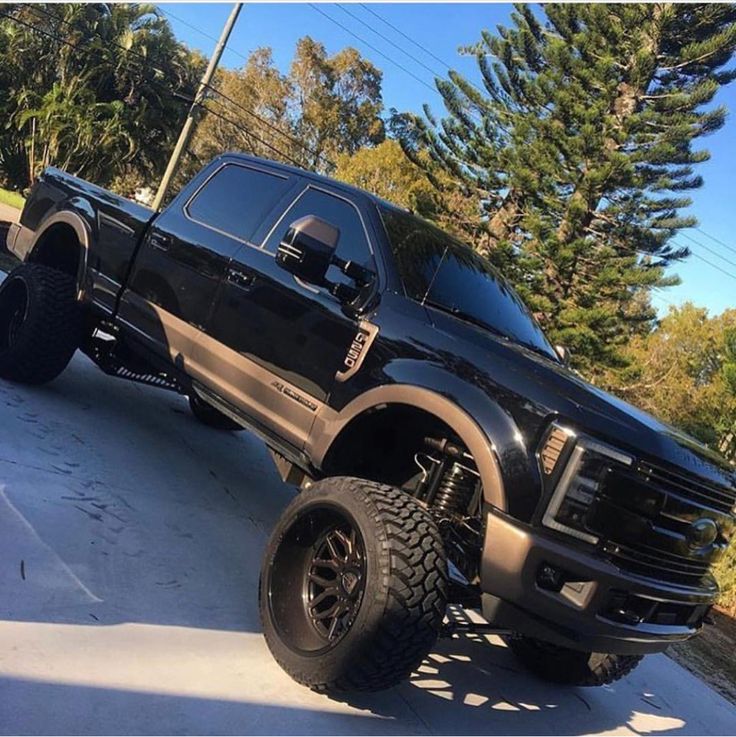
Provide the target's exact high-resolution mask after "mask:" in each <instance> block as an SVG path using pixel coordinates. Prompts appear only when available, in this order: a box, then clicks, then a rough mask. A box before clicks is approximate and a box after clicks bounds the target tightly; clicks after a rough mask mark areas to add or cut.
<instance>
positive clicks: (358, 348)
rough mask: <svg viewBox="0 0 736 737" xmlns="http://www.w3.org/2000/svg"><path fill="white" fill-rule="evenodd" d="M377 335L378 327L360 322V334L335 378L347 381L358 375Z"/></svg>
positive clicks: (351, 345)
mask: <svg viewBox="0 0 736 737" xmlns="http://www.w3.org/2000/svg"><path fill="white" fill-rule="evenodd" d="M377 335H378V326H377V325H374V324H373V323H371V322H367V321H365V320H362V321H361V322H360V325H359V326H358V333H357V335H356V336H355V337H354V338H353V340H352V342H351V343H350V347H349V348H348V352H347V355H346V356H345V360H344V361H343V367H342V368H341V369H340V370H339V371H338V372H337V374H335V378H336V379H337V380H338V381H347V380H348V379H349V378H350V377H351V376H354V375H355V374H356V373H358V370H359V369H360V367H361V366H362V365H363V361H364V360H365V357H366V354H367V353H368V351H369V350H370V348H371V345H373V341H374V340H375V339H376V336H377Z"/></svg>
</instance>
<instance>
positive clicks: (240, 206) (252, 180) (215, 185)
mask: <svg viewBox="0 0 736 737" xmlns="http://www.w3.org/2000/svg"><path fill="white" fill-rule="evenodd" d="M288 184H289V180H288V179H287V178H285V177H282V176H279V175H277V174H270V173H268V172H265V171H259V170H257V169H251V168H249V167H245V166H240V165H238V164H226V165H225V166H223V167H222V169H219V170H218V171H217V173H216V174H215V175H214V176H213V177H211V178H210V179H208V180H207V183H206V184H205V185H204V187H202V189H200V190H199V192H197V194H196V195H195V196H194V198H193V199H192V200H190V201H189V203H188V204H187V205H186V208H185V210H186V213H187V215H189V217H190V218H192V220H195V221H196V222H198V223H201V224H202V225H207V226H209V227H210V228H214V229H215V230H219V231H220V232H221V233H225V234H226V235H230V236H233V237H234V238H237V239H238V240H241V241H247V240H248V239H249V238H250V237H251V236H252V235H253V233H254V232H255V230H256V228H257V227H258V226H259V225H260V224H261V221H262V220H263V218H264V217H266V215H267V214H268V212H269V210H270V209H271V208H272V207H273V206H274V205H275V204H276V201H277V200H278V198H279V197H281V196H282V195H283V194H284V192H285V191H286V188H287V186H288Z"/></svg>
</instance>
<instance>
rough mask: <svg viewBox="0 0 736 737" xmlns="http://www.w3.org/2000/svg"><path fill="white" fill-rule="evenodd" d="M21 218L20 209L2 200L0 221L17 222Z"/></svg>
mask: <svg viewBox="0 0 736 737" xmlns="http://www.w3.org/2000/svg"><path fill="white" fill-rule="evenodd" d="M19 218H20V210H18V209H17V208H15V207H11V206H10V205H6V204H4V203H2V202H0V223H15V222H17V220H18V219H19Z"/></svg>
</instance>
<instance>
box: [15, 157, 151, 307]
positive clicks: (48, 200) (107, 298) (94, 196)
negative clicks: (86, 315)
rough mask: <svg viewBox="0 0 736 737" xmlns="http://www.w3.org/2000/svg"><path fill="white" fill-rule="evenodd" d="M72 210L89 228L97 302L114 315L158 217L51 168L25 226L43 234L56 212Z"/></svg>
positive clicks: (90, 262) (31, 200) (33, 200)
mask: <svg viewBox="0 0 736 737" xmlns="http://www.w3.org/2000/svg"><path fill="white" fill-rule="evenodd" d="M70 210H71V211H73V212H76V213H77V214H78V215H79V216H80V217H81V218H82V219H83V220H84V222H85V224H86V226H87V228H88V229H89V250H88V253H87V266H88V269H89V272H88V273H89V276H90V277H91V279H92V289H93V299H94V301H95V302H96V303H97V304H99V305H100V306H102V307H103V308H106V309H107V310H109V311H112V310H114V308H115V302H116V300H117V297H118V295H119V292H120V290H121V288H122V285H123V284H124V283H125V278H126V276H127V273H128V269H129V268H130V265H131V264H132V263H133V259H134V256H135V251H136V249H137V247H138V245H139V244H140V242H141V239H142V238H143V235H144V234H145V232H146V229H147V228H148V226H149V224H150V223H151V221H152V220H153V219H154V217H155V215H156V213H155V212H154V211H153V210H152V209H150V208H148V207H144V206H143V205H140V204H138V203H136V202H132V201H131V200H128V199H126V198H125V197H121V196H119V195H116V194H114V193H113V192H110V191H109V190H106V189H103V188H102V187H98V186H96V185H94V184H90V183H89V182H87V181H85V180H83V179H79V178H78V177H75V176H72V175H70V174H67V173H65V172H63V171H61V170H59V169H55V168H48V169H46V170H45V171H44V173H43V174H42V175H41V177H40V178H39V180H38V182H37V183H36V185H35V186H34V190H33V194H32V196H31V197H30V198H29V200H28V204H27V206H26V208H25V209H24V210H23V213H22V215H21V220H20V224H21V226H23V227H25V228H28V229H29V230H31V231H38V230H39V229H40V228H43V227H44V225H45V224H46V223H47V222H48V221H49V220H50V219H51V218H53V216H54V215H55V214H56V213H58V212H61V211H70Z"/></svg>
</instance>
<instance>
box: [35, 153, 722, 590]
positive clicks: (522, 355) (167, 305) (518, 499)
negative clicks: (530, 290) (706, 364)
mask: <svg viewBox="0 0 736 737" xmlns="http://www.w3.org/2000/svg"><path fill="white" fill-rule="evenodd" d="M224 165H234V166H252V167H256V168H257V169H258V170H263V171H269V172H272V173H273V174H274V176H278V177H279V178H280V180H281V183H280V184H278V185H275V189H276V190H278V192H276V193H275V194H274V196H273V198H272V201H271V202H270V203H268V206H266V205H264V212H263V215H262V218H261V219H260V222H258V223H257V224H256V225H255V226H254V227H252V228H250V232H248V233H241V234H239V235H238V236H237V237H235V236H233V234H227V233H225V232H220V231H219V230H217V229H213V228H212V227H210V226H209V225H207V224H203V223H202V222H198V221H197V219H196V218H194V217H192V216H191V213H190V212H189V211H188V209H187V207H188V203H190V201H192V198H193V197H194V196H195V195H196V194H197V193H198V192H199V190H200V188H201V187H202V186H203V185H204V184H205V183H206V182H207V181H208V179H209V178H210V177H211V176H213V173H214V172H216V171H218V169H219V168H221V167H223V166H224ZM305 188H316V189H318V190H320V191H325V192H329V193H332V194H334V195H336V196H337V197H339V198H342V199H344V200H345V201H347V202H349V204H350V205H351V206H352V207H354V208H355V209H356V210H357V212H358V213H359V216H360V220H361V221H362V224H363V226H364V229H365V235H366V237H367V239H368V241H369V243H370V246H371V248H372V250H373V263H372V265H371V268H372V270H374V271H375V273H376V279H375V281H374V284H373V287H372V288H370V289H367V290H364V293H363V295H362V297H361V300H360V303H359V304H357V305H354V306H353V308H351V309H348V308H346V306H345V305H344V304H341V303H340V301H338V300H337V299H336V298H335V297H333V296H332V295H331V294H329V292H328V291H327V290H326V289H315V288H314V287H310V286H309V285H305V284H302V283H299V282H298V281H296V280H295V279H294V277H293V276H292V275H291V274H289V273H288V272H287V271H285V270H284V269H283V268H281V267H279V265H278V264H277V263H276V261H275V259H274V257H273V252H272V250H271V251H269V247H270V245H271V243H272V241H273V238H274V235H273V234H274V233H277V232H278V230H279V228H281V227H285V226H286V225H288V222H285V221H284V219H283V216H284V213H285V212H286V211H287V208H289V207H290V206H291V205H292V203H293V202H294V201H295V199H297V198H298V197H299V196H300V195H301V194H302V193H303V191H304V190H305ZM242 194H243V196H244V197H246V196H247V193H242ZM379 205H380V206H383V207H385V206H386V203H380V202H379V201H378V200H377V199H375V198H374V197H372V196H370V195H369V194H367V193H365V192H363V191H360V190H357V189H353V188H351V187H348V186H346V185H343V184H340V183H337V182H334V181H332V180H328V179H325V178H322V177H318V176H316V175H312V174H309V173H306V172H303V171H299V170H296V169H293V168H290V167H286V166H282V165H280V164H275V163H272V162H264V161H261V160H258V159H252V158H250V157H246V156H241V155H236V154H228V155H225V156H222V157H220V158H218V159H216V160H215V161H213V162H212V163H211V164H210V165H209V166H208V167H206V168H205V170H203V171H202V172H201V173H200V174H199V175H197V176H196V177H195V178H194V180H193V181H192V182H191V183H190V184H189V185H188V186H187V187H185V188H184V190H183V191H182V192H181V193H179V194H178V196H177V197H176V198H175V199H174V200H173V202H172V203H171V204H170V205H169V206H168V207H167V208H166V210H164V211H163V212H162V213H161V214H159V215H155V214H154V213H153V212H152V211H151V210H149V209H147V208H144V207H141V206H139V205H136V204H133V203H131V202H129V201H128V200H125V199H123V198H120V197H117V196H115V195H113V194H111V193H109V192H107V191H105V190H102V189H99V188H97V187H94V186H93V185H90V184H88V183H86V182H84V181H81V180H79V179H76V178H73V177H71V176H68V175H66V174H64V173H62V172H60V171H58V170H53V169H49V170H47V171H46V172H45V173H44V175H43V177H42V178H41V180H40V182H39V184H37V185H36V187H35V189H34V191H33V194H32V196H31V198H30V200H29V202H28V205H27V206H26V209H25V210H24V212H23V216H22V225H24V226H25V227H27V228H29V229H31V230H35V229H37V228H38V227H39V225H41V224H42V222H43V221H44V220H45V219H46V218H48V217H49V216H50V215H51V214H53V213H54V212H57V211H59V210H67V211H73V212H75V213H77V214H78V215H79V216H81V218H83V220H84V221H85V223H86V225H87V227H88V229H89V249H88V256H87V262H86V267H85V273H84V275H83V279H82V281H83V284H85V285H87V286H88V287H89V291H90V293H91V295H92V308H93V309H97V310H98V311H99V312H100V315H105V316H106V317H107V318H108V319H110V320H112V321H113V322H114V323H116V324H117V325H118V326H119V328H120V330H121V331H122V332H123V333H124V334H125V333H126V332H127V333H130V334H131V335H134V334H138V335H139V336H140V334H145V335H147V336H148V337H149V338H150V337H151V336H154V338H155V342H157V345H156V347H155V350H157V351H158V352H159V354H160V355H162V356H166V355H167V350H166V345H165V337H164V336H163V335H162V334H161V332H160V330H158V331H157V327H156V325H155V317H154V316H152V315H151V314H150V312H147V311H146V310H142V309H141V308H140V301H136V300H135V299H131V298H129V297H131V296H132V297H135V296H137V297H142V298H143V299H144V300H147V301H149V302H151V303H153V304H156V305H159V306H160V307H161V308H162V309H164V310H166V311H167V312H169V313H171V314H173V315H175V316H176V317H177V318H179V319H181V320H182V321H184V322H185V323H186V324H188V325H191V326H193V327H195V328H196V329H198V330H201V331H203V332H205V333H206V334H207V335H209V336H211V337H212V338H214V339H215V340H216V341H218V342H220V343H222V344H224V345H225V346H227V347H229V348H231V349H232V350H233V351H235V352H237V353H239V354H243V355H247V356H248V357H249V358H251V359H253V360H254V361H256V362H257V363H258V364H260V365H262V366H263V367H265V368H266V369H268V370H269V371H271V372H273V373H274V374H276V375H278V376H282V377H283V378H284V380H286V381H288V382H290V383H291V384H292V385H293V386H296V387H298V388H299V389H300V390H303V391H304V393H305V394H306V395H309V396H310V397H313V398H314V399H316V400H318V401H319V402H324V403H325V404H327V405H328V406H329V407H330V408H332V409H333V410H335V411H338V412H339V411H340V410H342V409H343V408H344V407H346V406H347V405H348V404H349V403H350V402H351V401H353V400H355V399H356V397H359V396H361V395H362V394H364V393H365V392H367V391H368V390H371V389H373V388H375V387H379V386H385V385H391V384H402V385H410V386H414V387H421V388H425V389H428V390H431V391H432V392H435V393H437V394H439V395H441V396H442V397H445V398H447V399H449V400H451V402H452V403H453V404H455V405H456V406H458V407H459V408H461V409H462V410H463V411H464V412H465V413H467V415H469V416H470V417H472V418H473V420H474V421H475V423H477V425H478V426H479V427H480V429H481V430H482V432H483V433H484V434H485V435H486V436H487V438H488V439H489V440H490V442H491V443H492V446H493V449H494V452H495V455H496V458H497V462H498V466H499V469H500V472H501V476H502V480H503V488H504V494H505V508H504V509H502V510H501V511H502V512H503V513H504V514H506V515H508V516H509V517H511V518H513V519H514V520H517V521H518V522H519V523H522V524H523V525H526V526H527V527H529V528H538V527H539V521H540V514H541V509H542V507H543V504H544V503H545V502H546V499H545V495H546V494H548V490H547V489H545V486H544V483H543V481H542V474H541V471H540V467H539V461H538V457H537V449H538V446H539V443H540V441H541V439H542V437H543V435H544V433H545V431H546V429H547V428H548V427H549V424H550V422H551V421H552V420H554V419H558V420H561V421H562V422H564V423H565V424H566V425H567V426H569V427H572V428H574V429H576V430H578V431H580V432H584V433H586V434H588V435H591V436H593V437H595V438H598V439H600V440H602V441H605V442H607V443H609V444H610V445H612V446H615V447H617V448H620V449H621V450H623V451H626V452H627V453H630V454H631V455H633V456H634V457H635V458H636V459H637V460H638V461H641V462H645V463H651V464H653V465H655V466H657V467H662V468H665V469H669V470H671V471H672V472H673V473H677V474H683V475H684V476H687V477H689V478H693V479H699V480H701V481H702V482H703V483H704V484H710V485H713V486H717V487H718V488H720V489H724V490H726V491H730V492H733V490H734V488H735V484H734V473H733V469H732V468H731V467H730V466H729V465H728V464H727V463H726V462H725V461H724V460H723V459H721V458H720V457H719V456H718V455H717V454H715V453H713V452H711V451H710V450H708V449H707V448H706V447H704V446H703V445H701V444H699V443H697V442H696V441H694V440H692V439H691V438H689V437H687V436H685V435H684V434H682V433H680V432H679V431H677V430H675V429H673V428H672V427H668V426H666V425H664V424H663V423H661V422H659V421H657V420H656V419H654V418H653V417H651V416H649V415H647V414H645V413H644V412H641V411H640V410H638V409H636V408H634V407H632V406H631V405H628V404H626V403H624V402H622V401H621V400H619V399H616V398H614V397H613V396H611V395H608V394H606V393H604V392H603V391H600V390H599V389H597V388H595V387H594V386H591V385H590V384H588V383H586V382H585V381H584V380H583V379H582V378H580V377H579V376H578V375H577V374H575V373H574V372H573V371H571V370H569V369H567V368H565V367H564V366H563V365H562V364H561V362H560V361H558V360H557V359H556V358H555V357H554V356H553V355H549V356H544V355H541V354H540V353H538V352H534V351H532V350H530V349H529V348H527V347H525V346H523V345H520V344H518V343H515V342H513V341H511V340H508V339H505V338H503V337H501V336H499V335H496V334H494V333H493V332H491V331H489V330H485V329H483V328H482V327H479V326H476V325H474V324H471V323H469V322H467V321H464V320H463V319H460V318H459V317H458V316H455V315H452V314H448V313H447V312H444V311H440V310H438V309H435V308H433V307H432V306H430V305H429V304H421V303H420V302H419V301H417V300H415V299H411V298H409V297H408V296H407V295H406V293H405V291H404V288H403V286H402V281H401V279H400V278H399V274H398V272H397V268H396V264H395V262H394V260H393V257H392V253H391V248H390V246H389V242H388V238H387V234H386V230H385V229H384V226H383V223H382V220H381V217H380V214H379V210H378V207H379ZM313 214H314V215H317V216H319V217H323V218H324V219H325V220H328V221H329V219H330V218H329V217H328V216H325V215H324V213H321V212H315V213H313ZM111 219H112V220H111ZM286 220H289V218H288V217H287V218H286ZM264 244H265V245H266V246H267V247H266V248H264V247H263V246H264ZM361 320H366V321H369V322H370V323H372V324H373V325H375V326H377V327H378V329H379V330H378V335H377V337H376V339H375V341H374V342H373V343H372V345H371V347H370V350H369V352H368V353H367V356H366V358H365V362H364V363H363V365H362V367H361V368H360V370H359V371H358V372H357V373H356V374H355V375H354V376H353V377H352V378H351V379H350V380H349V381H345V382H339V381H336V379H335V375H336V372H337V371H339V370H340V368H341V366H342V363H343V360H344V357H345V355H346V353H347V351H348V349H349V347H350V344H351V341H352V340H353V338H354V336H355V334H356V331H357V330H358V326H359V323H360V321H361ZM156 336H158V337H156ZM295 450H296V451H298V452H304V448H297V449H295ZM307 460H308V461H312V460H313V459H309V458H307ZM314 468H315V470H316V471H319V468H318V466H317V463H315V464H314ZM692 514H693V517H694V518H697V516H706V517H707V516H709V515H710V512H708V510H707V509H705V510H703V509H701V508H698V509H696V510H694V511H693V513H692ZM713 515H714V516H717V517H718V519H719V520H720V522H721V523H723V524H726V525H730V524H732V520H731V521H729V520H728V519H727V518H728V515H724V514H722V513H719V514H717V515H716V513H715V512H713ZM622 524H623V525H624V527H625V525H626V522H625V521H624V522H622ZM630 532H631V534H636V535H641V534H643V533H646V532H647V530H642V528H641V527H637V526H636V524H634V523H633V522H632V523H631V526H630ZM648 533H649V534H652V535H655V536H656V534H657V532H656V530H651V529H650V530H648ZM557 539H558V540H559V539H560V537H559V536H557ZM563 543H564V544H565V545H569V546H570V547H571V548H575V547H579V546H580V543H577V542H576V541H573V540H569V541H568V540H563ZM706 588H707V594H708V596H709V597H710V598H712V596H713V593H714V590H713V589H712V586H711V585H709V586H708V587H706ZM700 600H701V601H702V598H701V599H700Z"/></svg>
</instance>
